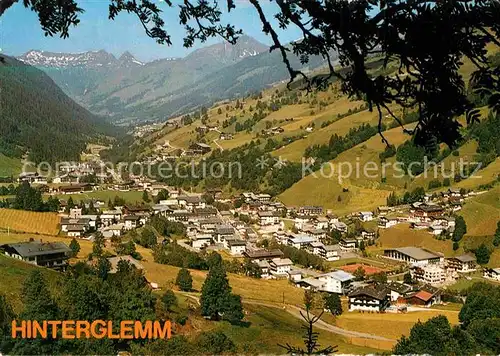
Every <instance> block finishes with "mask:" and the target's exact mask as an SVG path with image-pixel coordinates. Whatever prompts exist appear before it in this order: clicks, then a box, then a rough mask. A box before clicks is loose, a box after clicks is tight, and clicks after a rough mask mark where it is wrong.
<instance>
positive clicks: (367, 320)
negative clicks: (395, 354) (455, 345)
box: [336, 310, 458, 339]
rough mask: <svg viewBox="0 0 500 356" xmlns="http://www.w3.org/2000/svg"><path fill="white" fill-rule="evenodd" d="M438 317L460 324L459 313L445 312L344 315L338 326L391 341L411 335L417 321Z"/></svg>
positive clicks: (337, 321) (338, 321)
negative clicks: (443, 316) (444, 317)
mask: <svg viewBox="0 0 500 356" xmlns="http://www.w3.org/2000/svg"><path fill="white" fill-rule="evenodd" d="M438 315H445V316H446V317H447V318H448V320H449V321H450V322H451V323H452V324H458V312H457V311H444V310H432V311H431V310H429V311H423V312H410V313H406V314H393V313H386V314H371V313H344V314H343V315H341V316H340V317H338V318H337V320H336V324H337V325H338V326H340V327H341V328H344V329H348V330H354V331H359V332H369V333H372V334H376V335H380V336H384V337H387V338H390V339H399V338H400V337H401V336H402V335H409V334H410V330H411V328H412V326H413V325H414V324H415V323H416V322H417V321H419V320H420V321H422V322H424V321H426V320H428V319H430V318H432V317H435V316H438Z"/></svg>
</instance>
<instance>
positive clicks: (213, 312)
mask: <svg viewBox="0 0 500 356" xmlns="http://www.w3.org/2000/svg"><path fill="white" fill-rule="evenodd" d="M200 305H201V314H202V315H203V316H206V317H208V318H210V319H211V320H219V319H220V318H221V317H222V318H223V319H226V320H228V321H230V322H238V321H240V320H241V319H243V307H242V305H241V297H240V296H238V295H234V294H232V293H231V286H230V285H229V281H228V279H227V276H226V271H225V269H224V267H223V265H222V262H221V261H218V262H217V261H216V262H214V263H212V264H211V265H210V271H209V272H208V276H207V278H206V279H205V282H204V283H203V286H202V288H201V297H200Z"/></svg>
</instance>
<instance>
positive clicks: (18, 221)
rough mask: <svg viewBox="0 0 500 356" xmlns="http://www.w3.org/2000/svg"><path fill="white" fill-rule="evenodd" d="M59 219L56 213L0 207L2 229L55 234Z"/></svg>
mask: <svg viewBox="0 0 500 356" xmlns="http://www.w3.org/2000/svg"><path fill="white" fill-rule="evenodd" d="M59 220H60V219H59V216H58V215H57V214H56V213H38V212H33V211H25V210H15V209H0V228H2V229H4V230H7V229H10V231H22V232H29V233H37V234H46V235H56V234H57V233H58V232H59V228H58V224H59Z"/></svg>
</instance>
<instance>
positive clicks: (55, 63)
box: [17, 50, 130, 68]
mask: <svg viewBox="0 0 500 356" xmlns="http://www.w3.org/2000/svg"><path fill="white" fill-rule="evenodd" d="M124 55H125V54H124ZM129 55H130V53H129ZM17 59H19V60H20V61H22V62H24V63H26V64H29V65H31V66H37V67H52V68H66V67H94V68H100V67H103V68H104V67H110V66H115V65H116V64H117V63H118V61H117V59H116V58H115V56H113V55H112V54H110V53H108V52H106V51H104V50H101V51H95V52H94V51H93V52H84V53H54V52H45V51H36V50H31V51H29V52H26V53H25V54H24V55H22V56H20V57H18V58H17Z"/></svg>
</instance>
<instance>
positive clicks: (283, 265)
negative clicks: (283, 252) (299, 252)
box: [269, 258, 293, 276]
mask: <svg viewBox="0 0 500 356" xmlns="http://www.w3.org/2000/svg"><path fill="white" fill-rule="evenodd" d="M292 265H293V262H292V261H291V260H290V259H289V258H273V259H272V260H271V262H269V266H270V270H271V274H273V275H280V276H284V275H287V274H288V272H290V269H291V267H292Z"/></svg>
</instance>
